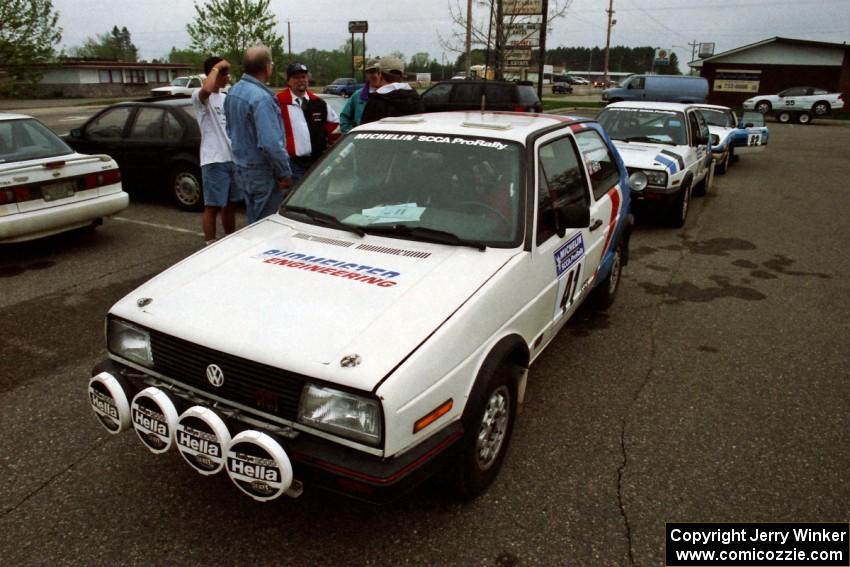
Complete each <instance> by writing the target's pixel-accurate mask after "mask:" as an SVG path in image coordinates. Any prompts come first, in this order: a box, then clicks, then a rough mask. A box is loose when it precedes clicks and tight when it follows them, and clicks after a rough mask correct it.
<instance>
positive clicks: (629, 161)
mask: <svg viewBox="0 0 850 567" xmlns="http://www.w3.org/2000/svg"><path fill="white" fill-rule="evenodd" d="M613 142H614V145H615V146H616V147H617V150H618V151H619V152H620V156H622V158H623V162H624V163H625V164H626V167H629V168H638V169H668V170H669V168H667V167H666V166H665V164H664V163H662V162H660V161H658V159H657V158H658V156H662V157H666V158H667V159H668V160H675V159H676V158H675V157H674V156H671V155H669V154H664V153H662V151H665V150H666V151H667V152H670V153H672V154H676V155H678V156H683V155H684V152H683V151H682V150H681V149H680V147H679V146H671V145H669V144H646V143H641V142H623V141H620V140H613ZM677 165H678V164H677ZM676 169H677V171H679V170H681V169H682V168H680V167H677V168H676Z"/></svg>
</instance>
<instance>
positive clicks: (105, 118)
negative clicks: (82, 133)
mask: <svg viewBox="0 0 850 567" xmlns="http://www.w3.org/2000/svg"><path fill="white" fill-rule="evenodd" d="M132 111H133V109H132V108H131V107H129V106H124V107H119V108H116V109H113V110H108V111H106V112H104V113H103V114H101V115H100V116H99V117H97V118H95V119H94V120H93V121H92V122H91V123H90V124H89V125H88V127H86V134H87V135H88V137H89V138H94V139H98V140H104V139H115V138H120V137H121V134H123V133H124V125H125V124H126V123H127V118H128V117H129V116H130V113H131V112H132Z"/></svg>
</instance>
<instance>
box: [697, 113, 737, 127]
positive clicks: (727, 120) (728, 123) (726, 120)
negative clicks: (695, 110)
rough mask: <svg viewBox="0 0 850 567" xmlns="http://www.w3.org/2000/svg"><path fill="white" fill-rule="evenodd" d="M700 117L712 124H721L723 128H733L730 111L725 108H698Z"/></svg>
mask: <svg viewBox="0 0 850 567" xmlns="http://www.w3.org/2000/svg"><path fill="white" fill-rule="evenodd" d="M699 111H700V112H701V113H702V117H703V118H705V121H706V122H708V123H709V124H710V125H712V126H722V127H723V128H734V127H735V121H734V120H733V119H732V115H731V113H729V112H728V111H726V110H717V109H714V108H700V109H699Z"/></svg>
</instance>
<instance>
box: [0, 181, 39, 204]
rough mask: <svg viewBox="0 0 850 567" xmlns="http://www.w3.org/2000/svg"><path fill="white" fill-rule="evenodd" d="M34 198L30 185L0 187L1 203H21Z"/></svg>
mask: <svg viewBox="0 0 850 567" xmlns="http://www.w3.org/2000/svg"><path fill="white" fill-rule="evenodd" d="M30 199H32V193H30V188H29V185H18V186H17V187H6V188H5V189H0V205H9V204H12V203H20V202H22V201H29V200H30Z"/></svg>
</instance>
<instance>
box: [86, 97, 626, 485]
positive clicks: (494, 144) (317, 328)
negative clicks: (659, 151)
mask: <svg viewBox="0 0 850 567" xmlns="http://www.w3.org/2000/svg"><path fill="white" fill-rule="evenodd" d="M629 196H630V190H629V186H628V180H627V176H626V170H625V167H624V165H623V162H622V160H621V159H620V156H619V154H618V153H617V150H616V149H615V148H614V147H613V145H612V144H611V143H610V141H609V139H608V138H607V136H606V134H605V132H604V131H603V130H602V129H601V127H600V126H599V124H598V123H596V122H595V121H592V120H589V119H583V118H568V117H563V116H546V115H528V114H514V113H498V114H489V113H474V112H448V113H433V114H426V115H420V116H411V117H403V118H395V119H384V120H382V121H379V122H375V123H371V124H367V125H363V126H361V127H359V128H356V129H355V130H353V131H352V132H350V133H349V134H348V135H347V136H346V137H344V138H343V139H342V140H340V141H339V142H338V143H336V144H335V145H334V146H333V148H332V149H331V150H330V151H329V152H328V153H327V154H326V155H325V156H324V157H323V159H322V160H321V161H320V162H319V163H317V164H316V165H315V166H314V167H313V169H312V170H311V172H310V173H309V174H308V175H307V176H306V177H305V178H304V179H303V180H302V182H301V183H300V185H299V186H298V187H297V189H296V190H295V191H294V192H293V193H292V194H291V195H290V196H289V197H288V198H287V200H286V202H285V203H284V205H283V206H282V207H281V209H280V211H279V212H278V214H275V215H273V216H271V217H268V218H266V219H263V220H261V221H260V222H257V223H254V224H252V225H250V226H247V227H245V228H244V229H242V230H240V231H239V232H237V233H235V234H233V235H231V236H229V237H228V238H225V239H223V240H221V241H219V242H217V243H216V244H214V245H212V246H209V247H207V248H204V249H203V250H202V251H201V252H198V253H197V254H195V255H194V256H192V257H190V258H187V259H186V260H184V261H183V262H181V263H179V264H177V265H176V266H174V267H172V268H170V269H169V270H167V271H165V272H163V273H161V274H160V275H158V276H157V277H155V278H154V279H153V280H151V281H149V282H148V283H146V284H144V285H142V286H141V287H140V288H138V289H136V290H135V291H133V292H132V293H130V294H129V295H128V296H127V297H125V298H124V299H122V300H120V301H119V302H118V303H116V304H115V305H114V306H113V307H112V309H110V311H109V314H108V317H107V322H106V330H107V345H108V351H109V358H108V359H107V360H104V361H102V362H100V363H98V364H97V365H96V366H95V368H94V371H93V373H92V374H93V377H92V378H91V380H90V382H89V398H90V402H91V405H92V408H93V410H94V412H95V414H96V416H97V418H98V419H99V420H100V422H101V424H102V425H103V426H104V427H106V429H107V430H108V431H110V432H111V433H120V432H121V431H124V430H126V429H129V428H133V429H134V430H135V432H136V434H137V435H138V437H139V439H140V440H141V441H142V443H143V444H144V445H145V446H146V447H147V448H148V449H150V450H151V451H153V452H155V453H162V452H165V451H168V450H169V449H172V448H175V449H176V450H177V451H178V452H179V453H180V454H181V455H182V456H183V457H184V459H185V460H186V461H187V462H188V464H189V465H191V466H192V467H193V468H195V469H196V470H197V471H198V472H200V473H201V474H204V475H210V474H215V473H218V472H223V473H225V474H227V475H228V476H229V477H230V478H231V480H232V481H233V482H234V483H235V484H236V486H237V487H238V488H239V489H240V490H242V491H243V492H245V493H246V494H248V495H249V496H251V497H253V498H254V499H257V500H270V499H273V498H276V497H278V496H280V495H282V494H286V495H289V496H297V495H298V494H300V492H301V491H302V490H304V489H305V488H307V487H309V486H316V487H324V488H327V489H330V490H334V491H337V492H343V493H348V494H351V495H353V496H356V497H358V498H364V499H369V500H375V501H381V500H385V499H387V498H390V497H392V496H394V495H396V494H399V493H401V492H403V491H405V490H408V489H410V488H411V487H413V486H414V485H416V484H417V483H419V482H421V481H422V480H424V479H425V478H426V477H427V476H428V475H430V474H432V473H434V472H435V471H437V470H448V471H450V477H451V478H452V480H453V484H454V485H455V487H456V488H457V490H458V492H459V493H460V494H461V495H462V496H467V497H469V496H475V495H477V494H479V493H481V492H482V491H484V490H485V489H486V488H487V487H488V486H489V485H490V483H492V482H493V480H494V479H495V478H496V475H497V473H498V471H499V469H500V467H501V464H502V462H503V461H504V459H505V455H506V452H507V448H508V444H509V441H510V437H511V431H512V428H513V424H514V419H515V417H516V415H517V407H518V405H519V404H520V403H521V402H522V399H523V395H524V392H525V385H526V381H527V380H528V379H533V378H530V377H529V372H528V371H529V367H530V366H531V364H532V362H533V361H534V360H535V359H537V357H538V356H539V355H540V353H541V352H542V351H543V349H544V348H545V347H546V346H547V345H548V344H549V343H550V342H551V341H552V339H553V338H554V337H555V336H556V334H557V333H558V331H559V330H560V329H561V328H562V327H563V326H564V323H565V322H566V321H567V320H568V319H569V317H570V316H571V315H572V314H573V313H574V312H575V311H576V309H577V308H578V306H579V305H580V304H582V303H583V302H585V300H590V301H592V302H593V303H594V304H595V305H596V306H598V307H600V308H606V307H607V306H608V305H610V304H611V302H612V301H613V299H614V296H615V293H616V291H617V289H618V285H619V282H620V273H621V269H622V267H623V265H624V264H625V263H626V261H627V258H628V243H629V234H630V229H631V215H630V213H629V204H630V200H629V198H630V197H629Z"/></svg>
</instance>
